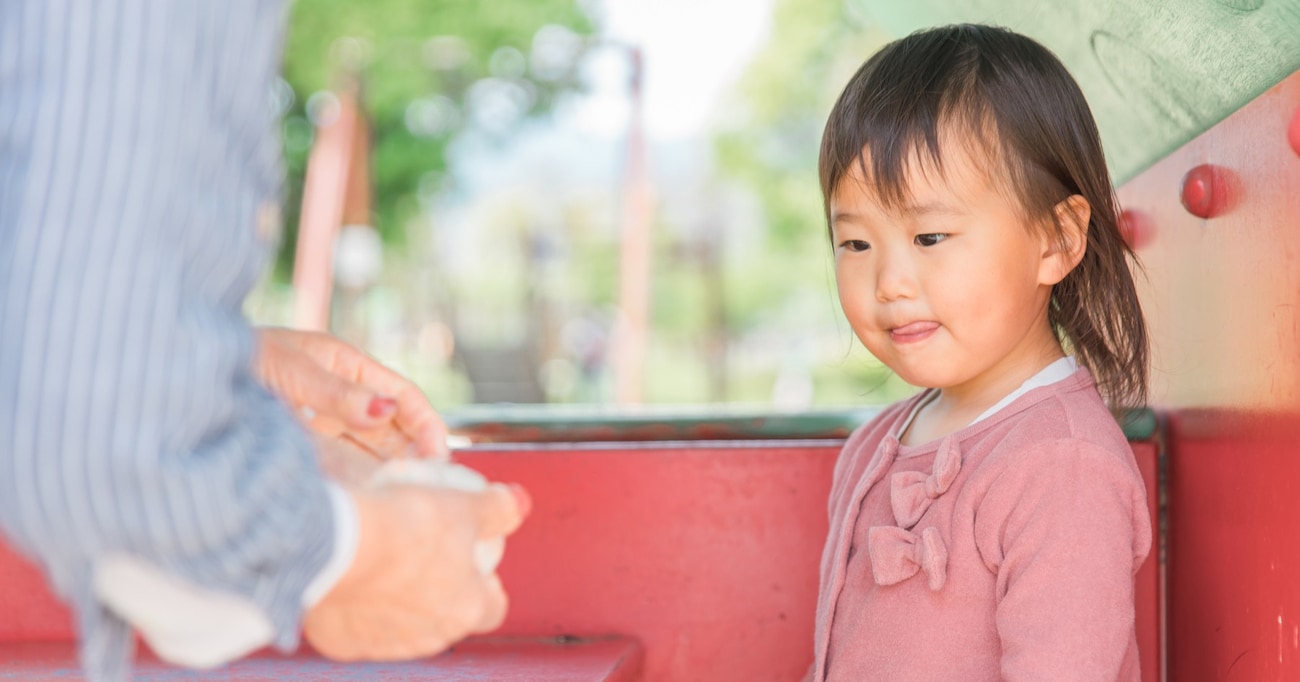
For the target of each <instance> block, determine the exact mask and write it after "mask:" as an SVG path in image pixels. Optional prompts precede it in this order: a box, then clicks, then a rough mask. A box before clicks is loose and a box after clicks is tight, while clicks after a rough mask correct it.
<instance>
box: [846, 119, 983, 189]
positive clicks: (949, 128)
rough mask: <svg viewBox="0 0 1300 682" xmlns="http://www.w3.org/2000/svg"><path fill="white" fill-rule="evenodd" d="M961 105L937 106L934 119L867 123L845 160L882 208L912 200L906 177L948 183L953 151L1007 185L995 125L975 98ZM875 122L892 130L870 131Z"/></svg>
mask: <svg viewBox="0 0 1300 682" xmlns="http://www.w3.org/2000/svg"><path fill="white" fill-rule="evenodd" d="M963 104H964V105H965V106H961V107H960V108H958V107H957V106H955V105H954V106H952V108H950V109H949V110H947V111H943V110H940V112H939V113H938V114H937V115H936V116H934V117H933V118H930V117H926V118H922V119H913V120H906V119H903V120H901V121H898V125H893V126H883V125H881V126H865V127H866V128H868V131H867V134H866V135H864V140H863V142H862V145H861V146H860V147H859V148H858V149H859V153H858V155H857V158H856V159H851V160H849V161H848V163H857V164H858V168H859V170H860V171H861V173H862V177H863V178H864V180H865V181H866V182H867V183H868V184H869V186H870V187H871V190H872V193H873V194H874V195H875V196H876V197H877V199H878V200H879V201H880V202H881V206H882V207H883V208H885V209H887V210H900V209H903V208H905V207H907V206H909V205H911V204H912V203H913V197H912V188H911V187H910V185H909V178H916V177H923V178H927V179H929V180H932V181H933V180H938V181H940V182H946V181H947V180H948V171H947V170H946V169H945V163H944V162H945V160H948V161H951V160H952V159H953V157H954V155H957V154H961V155H964V156H966V157H967V158H968V159H969V160H970V161H971V162H972V165H973V166H974V167H976V168H979V169H981V170H982V172H983V174H984V177H985V179H986V180H988V181H989V182H990V184H992V185H994V186H997V187H999V188H1003V187H1005V186H1006V185H1007V183H1005V182H1003V180H1004V179H1005V178H1006V177H1007V172H1006V171H1007V169H1006V168H1004V159H1005V158H1006V156H1005V153H1004V150H1002V149H1001V148H1000V145H999V143H998V136H997V132H996V126H995V125H994V124H993V122H992V119H990V118H989V116H988V114H987V112H986V111H985V110H984V109H983V108H982V107H979V106H977V105H976V103H974V102H964V103H963ZM875 127H878V128H886V127H888V128H890V130H889V131H888V132H884V133H873V132H871V131H870V128H875ZM845 167H846V168H848V166H847V163H846V165H845ZM836 184H837V185H838V183H836Z"/></svg>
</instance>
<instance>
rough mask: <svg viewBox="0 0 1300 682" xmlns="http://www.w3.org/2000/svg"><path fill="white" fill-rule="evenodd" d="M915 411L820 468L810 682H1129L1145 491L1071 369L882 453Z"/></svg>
mask: <svg viewBox="0 0 1300 682" xmlns="http://www.w3.org/2000/svg"><path fill="white" fill-rule="evenodd" d="M918 398H919V396H918V397H914V398H912V399H909V400H905V401H903V402H901V403H898V404H895V405H893V406H891V407H890V408H888V409H887V410H885V411H884V412H883V413H882V414H881V415H880V416H879V417H877V418H876V419H874V420H872V421H871V422H870V423H868V424H866V425H864V426H863V427H861V428H859V429H858V430H857V431H855V432H854V433H853V435H852V436H851V437H850V438H849V440H848V442H847V443H846V444H845V446H844V450H843V452H842V453H841V454H840V458H839V461H838V462H837V463H836V466H835V479H834V483H833V485H832V487H831V497H830V534H829V537H828V538H827V540H826V548H825V550H824V551H823V554H822V563H821V587H820V590H819V596H818V601H817V632H816V648H815V656H816V658H815V660H814V663H813V671H812V673H813V679H814V680H816V681H817V682H821V680H836V681H838V680H855V681H856V680H875V679H880V680H945V681H947V680H997V679H1005V680H1053V681H1058V680H1088V681H1089V682H1095V681H1097V680H1137V679H1139V672H1138V654H1137V640H1136V638H1135V634H1134V629H1133V621H1134V606H1133V574H1134V572H1135V571H1136V570H1137V568H1138V566H1139V565H1141V563H1142V560H1143V559H1144V558H1145V557H1146V555H1147V552H1148V551H1149V550H1150V548H1151V527H1150V523H1149V521H1148V517H1147V507H1146V493H1145V488H1144V487H1143V484H1142V479H1141V475H1140V474H1139V472H1138V469H1137V464H1136V462H1135V461H1134V459H1133V453H1132V450H1130V449H1129V447H1128V443H1127V442H1126V441H1125V439H1124V434H1123V433H1122V432H1121V430H1120V429H1119V427H1118V426H1117V425H1116V423H1115V419H1114V418H1113V417H1112V416H1111V414H1110V412H1109V411H1108V410H1107V409H1106V406H1105V405H1104V404H1103V403H1102V400H1101V397H1100V396H1099V395H1098V394H1097V390H1096V388H1095V387H1094V386H1093V383H1092V379H1091V376H1090V375H1089V373H1088V371H1087V370H1086V369H1080V370H1079V371H1078V372H1076V373H1075V374H1074V375H1073V376H1071V377H1069V378H1067V379H1065V380H1063V381H1060V382H1057V383H1055V384H1052V385H1049V386H1044V387H1041V388H1036V389H1033V390H1031V391H1029V392H1028V393H1026V394H1024V395H1022V396H1020V397H1019V398H1017V399H1016V400H1015V401H1013V402H1012V403H1011V404H1009V405H1007V406H1006V407H1005V408H1003V409H1002V410H1001V411H999V412H997V413H996V414H994V415H993V416H991V417H989V418H987V419H985V420H983V421H980V422H977V423H975V424H973V425H971V426H968V427H966V428H965V429H962V430H960V431H957V432H955V433H952V434H950V435H948V436H946V437H944V438H942V439H940V440H939V441H936V442H932V443H927V444H924V445H918V446H903V445H899V442H898V439H897V438H896V437H895V434H896V433H897V431H898V428H899V426H900V425H901V423H902V421H903V420H904V419H905V418H906V416H907V414H908V413H909V411H910V410H911V407H912V405H913V404H914V403H915V402H916V400H917V399H918Z"/></svg>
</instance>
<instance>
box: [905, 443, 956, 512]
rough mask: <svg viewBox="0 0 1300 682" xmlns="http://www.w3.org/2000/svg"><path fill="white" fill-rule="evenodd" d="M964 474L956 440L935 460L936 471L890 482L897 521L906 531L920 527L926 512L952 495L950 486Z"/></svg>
mask: <svg viewBox="0 0 1300 682" xmlns="http://www.w3.org/2000/svg"><path fill="white" fill-rule="evenodd" d="M960 472H961V448H960V447H958V445H957V441H956V439H954V438H951V437H950V438H946V439H944V441H943V443H941V444H940V445H939V452H938V454H936V455H935V457H934V471H933V472H932V473H930V474H929V475H926V474H925V473H924V472H921V471H900V472H899V473H896V474H894V476H893V477H892V478H891V479H890V480H889V504H890V506H891V507H893V509H894V520H895V521H897V522H898V525H899V526H900V527H902V528H904V529H909V530H910V529H911V528H912V527H913V526H915V525H916V523H917V522H918V521H920V520H921V517H922V516H923V515H924V514H925V512H926V510H927V509H929V508H930V504H931V503H933V502H934V501H935V500H936V499H938V497H939V496H940V495H942V494H944V493H946V492H948V488H949V486H951V485H952V482H953V481H954V480H955V479H956V478H957V474H958V473H960Z"/></svg>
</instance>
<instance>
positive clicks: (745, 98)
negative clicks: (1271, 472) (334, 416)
mask: <svg viewBox="0 0 1300 682" xmlns="http://www.w3.org/2000/svg"><path fill="white" fill-rule="evenodd" d="M846 17H847V18H849V19H852V18H853V17H852V15H851V14H847V15H846V14H845V8H844V6H843V3H842V2H839V1H838V0H815V1H806V0H805V1H801V2H783V1H781V0H776V1H775V2H774V1H773V0H754V1H748V2H736V1H734V0H732V1H729V0H689V1H687V0H666V1H664V2H655V3H646V2H636V1H635V0H585V1H574V0H494V1H493V2H486V3H480V2H457V1H440V2H430V1H428V0H373V1H370V2H356V1H349V0H297V2H296V3H295V4H294V6H293V10H292V18H291V27H290V34H289V38H288V44H287V49H286V59H285V65H284V81H283V83H281V85H280V88H279V92H277V93H276V96H275V100H276V104H277V106H278V107H279V108H280V110H281V111H282V113H283V138H284V149H285V160H286V171H287V180H288V182H287V187H286V197H285V198H286V202H285V209H284V215H283V219H282V221H281V222H282V226H283V227H282V229H281V232H280V234H279V238H278V243H279V248H278V256H277V258H276V260H275V262H274V266H273V268H271V269H270V271H269V272H268V274H267V277H266V280H265V282H264V283H263V285H262V286H261V287H260V288H259V289H258V291H257V292H256V293H255V295H254V296H253V297H251V298H250V300H249V302H248V307H249V313H250V315H251V316H252V317H253V318H254V319H255V320H256V321H259V322H262V323H268V324H293V323H294V322H295V317H294V315H295V313H294V295H293V291H294V290H293V286H292V284H293V278H294V266H295V256H296V255H298V254H299V244H298V231H299V224H300V221H301V220H302V219H303V217H304V216H303V213H304V212H307V211H311V210H313V209H312V208H311V202H312V201H313V198H312V197H311V196H310V195H311V192H310V191H308V195H309V196H308V204H307V205H304V186H305V184H306V182H305V181H306V178H307V176H308V167H309V165H311V163H313V160H312V159H311V156H312V154H313V150H314V149H315V150H318V151H317V152H316V153H320V152H319V149H320V148H321V142H323V141H324V136H325V134H326V131H327V129H328V128H329V127H330V126H332V125H337V120H338V119H339V118H340V113H341V112H340V109H341V108H344V107H347V106H349V105H350V104H351V103H350V102H349V101H347V100H349V98H352V97H355V101H356V104H357V109H358V113H359V117H360V119H361V120H360V121H359V125H360V126H361V127H364V128H365V129H366V130H365V132H364V136H365V137H366V138H368V139H367V140H365V146H366V148H368V150H369V151H368V159H366V161H367V162H368V168H367V169H366V170H365V171H364V172H363V175H364V177H365V178H366V182H365V184H366V185H368V193H369V195H370V196H369V197H367V199H368V201H365V202H362V203H365V204H368V206H361V207H357V206H347V207H345V208H344V213H345V214H350V215H345V217H344V219H343V220H342V221H341V222H342V224H343V227H342V229H341V230H340V231H339V232H338V234H337V240H336V242H335V244H334V247H333V257H332V259H331V260H332V263H331V264H330V265H331V266H332V270H333V272H332V280H333V282H332V295H331V297H330V299H331V300H330V304H329V308H328V310H329V315H328V323H327V324H328V327H329V328H330V329H331V330H332V331H334V332H335V333H337V334H339V335H341V336H343V337H344V338H346V339H347V340H349V341H351V342H353V343H356V344H358V345H361V346H363V347H365V348H367V349H368V350H369V351H370V352H371V353H373V354H374V355H376V356H377V357H378V358H380V359H381V360H382V361H384V362H385V363H387V364H389V365H391V366H394V367H396V368H398V369H399V370H400V371H402V372H404V373H406V374H407V375H409V376H410V377H412V378H413V379H414V380H415V381H416V382H417V383H418V384H419V385H420V386H421V388H423V389H424V390H425V391H426V392H427V393H428V395H429V397H430V399H431V400H432V401H433V402H434V404H435V405H437V406H438V407H440V408H447V407H456V406H459V405H465V404H469V403H497V402H512V403H541V402H549V403H610V402H615V401H617V402H621V403H625V404H627V403H632V404H634V403H647V404H679V405H680V404H690V403H706V402H713V403H716V402H727V403H741V404H747V405H756V406H763V407H769V408H778V409H800V408H806V407H809V406H813V405H846V404H859V403H862V402H864V401H869V402H883V401H886V400H889V399H892V398H893V397H896V396H898V395H901V394H903V393H905V392H906V391H908V390H909V389H907V388H906V387H905V386H903V385H898V383H897V382H896V381H892V380H891V379H890V377H889V374H888V372H887V371H886V370H884V369H883V368H882V367H881V366H880V365H879V363H877V362H875V361H874V360H873V359H872V358H871V357H870V356H869V355H868V354H866V352H865V351H863V350H862V349H861V348H860V345H859V344H857V343H856V341H855V340H854V339H853V337H852V332H851V330H850V329H849V328H848V326H847V324H845V323H844V322H842V320H841V318H840V315H839V311H838V308H837V305H838V304H837V302H836V299H835V291H834V275H833V270H832V267H831V261H830V248H829V245H828V241H827V238H826V233H825V223H824V220H823V218H822V214H821V205H820V195H819V192H818V188H817V180H816V159H817V146H818V142H819V139H820V134H821V125H822V122H823V120H824V116H825V112H826V111H827V110H828V109H829V107H830V104H831V103H832V102H833V98H834V97H835V95H836V94H837V93H838V89H839V87H841V86H842V84H843V83H844V82H845V80H846V79H847V78H848V76H849V75H850V74H851V73H852V70H854V69H856V67H857V66H858V65H859V64H860V62H861V60H862V58H863V55H866V54H868V53H869V52H870V51H871V50H872V49H874V48H875V47H876V46H878V45H879V44H882V43H883V41H884V40H885V38H886V36H885V35H884V34H882V33H880V32H879V31H873V30H871V28H870V27H869V26H864V25H861V24H859V23H847V24H846V23H844V19H845V18H846ZM318 138H321V139H318ZM353 163H354V164H360V165H362V166H365V165H367V164H366V163H364V162H360V161H358V160H357V157H356V156H354V160H353ZM362 192H363V193H366V192H365V190H362ZM353 193H354V194H355V189H354V191H353ZM329 194H331V195H333V196H337V192H329ZM358 209H360V210H358ZM625 237H626V239H625ZM629 241H630V242H631V246H633V247H635V248H632V249H629V248H627V247H628V246H629V244H628V242H629ZM629 251H632V252H631V253H629ZM629 273H631V274H629ZM638 275H639V277H638ZM629 280H639V281H629ZM638 307H640V309H639V310H638V309H637V308H638ZM629 309H631V313H630V314H629ZM628 346H632V347H634V348H637V349H638V351H639V353H638V355H639V357H637V356H633V357H627V356H626V354H624V355H623V356H620V354H619V352H617V349H625V348H627V347H628Z"/></svg>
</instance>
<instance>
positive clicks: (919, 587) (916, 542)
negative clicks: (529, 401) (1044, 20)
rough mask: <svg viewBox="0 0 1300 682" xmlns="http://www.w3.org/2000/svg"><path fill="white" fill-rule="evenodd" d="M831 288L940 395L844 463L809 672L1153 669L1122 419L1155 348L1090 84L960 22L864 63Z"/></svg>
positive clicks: (1137, 492) (829, 173) (863, 332)
mask: <svg viewBox="0 0 1300 682" xmlns="http://www.w3.org/2000/svg"><path fill="white" fill-rule="evenodd" d="M820 171H821V186H822V192H823V194H824V197H825V204H826V215H827V220H828V221H829V223H830V234H831V240H832V243H833V246H834V250H835V275H836V281H837V284H838V289H839V296H840V303H841V305H842V307H843V309H844V314H845V315H846V316H847V318H848V320H849V323H850V324H851V325H852V327H853V330H854V332H855V333H856V334H857V336H858V338H859V339H860V340H861V341H862V343H863V344H865V345H866V347H867V349H868V350H870V351H871V352H872V354H874V355H875V356H876V357H877V358H879V359H880V360H881V361H882V362H884V363H885V364H886V365H888V366H889V367H890V368H891V369H893V370H894V371H895V372H896V373H897V374H898V375H899V376H900V377H902V378H903V379H904V380H906V381H907V382H908V383H911V384H913V385H916V386H921V387H924V388H925V390H923V391H922V392H920V393H919V394H917V395H916V396H914V397H912V398H911V399H908V400H905V401H903V402H901V403H898V404H895V405H893V406H891V407H889V408H888V409H886V410H885V411H884V412H882V413H881V414H880V416H879V417H877V418H876V419H874V420H873V421H871V422H870V423H868V424H866V425H864V426H863V427H861V428H860V429H858V430H857V431H856V432H855V433H854V434H853V435H852V436H851V437H850V439H849V441H848V442H847V443H846V445H845V447H844V450H843V452H842V453H841V455H840V458H839V461H838V463H837V464H836V468H835V479H834V484H833V487H832V489H831V497H830V521H831V526H830V534H829V537H828V538H827V541H826V548H825V551H824V553H823V555H822V563H821V588H820V594H819V598H818V606H817V631H816V648H815V656H816V658H815V660H814V664H813V669H812V677H813V679H814V680H817V681H819V682H820V681H821V680H998V679H1005V680H1052V681H1059V680H1089V681H1096V680H1116V679H1120V680H1137V679H1138V677H1139V674H1138V654H1137V643H1136V639H1135V633H1134V602H1133V574H1134V571H1136V569H1137V568H1138V566H1139V565H1140V564H1141V563H1142V561H1143V559H1144V558H1145V557H1146V555H1147V552H1148V551H1149V549H1150V546H1151V528H1150V524H1149V522H1148V516H1147V506H1146V499H1145V493H1144V487H1143V484H1142V480H1141V477H1140V474H1139V473H1138V470H1137V465H1136V463H1135V461H1134V459H1133V455H1132V452H1131V450H1130V449H1129V447H1128V444H1127V443H1126V441H1125V438H1124V435H1123V433H1122V432H1121V430H1120V428H1119V427H1118V425H1117V423H1116V421H1115V417H1114V416H1113V415H1112V413H1111V412H1110V411H1109V410H1108V409H1107V405H1106V402H1104V401H1103V396H1104V398H1105V400H1106V401H1108V402H1109V403H1110V405H1111V406H1113V407H1115V408H1120V407H1125V406H1136V405H1140V404H1141V403H1142V402H1143V400H1144V399H1145V393H1146V377H1147V338H1146V330H1145V326H1144V323H1143V320H1142V312H1141V309H1140V307H1139V304H1138V299H1137V295H1136V292H1135V290H1134V285H1133V279H1132V276H1131V274H1130V272H1129V268H1128V263H1127V261H1126V258H1128V257H1130V256H1131V255H1132V254H1131V251H1130V250H1129V249H1128V247H1127V246H1126V245H1125V243H1124V241H1123V239H1122V238H1121V235H1120V232H1119V229H1118V227H1117V220H1118V218H1117V215H1116V212H1117V209H1116V202H1115V198H1114V190H1113V188H1112V186H1111V184H1110V178H1109V176H1108V174H1107V171H1106V167H1105V162H1104V159H1103V156H1102V150H1101V143H1100V141H1099V139H1098V135H1097V129H1096V126H1095V124H1094V122H1093V120H1092V115H1091V113H1090V111H1089V109H1088V105H1087V103H1086V102H1085V100H1084V97H1083V94H1082V93H1081V92H1080V91H1079V88H1078V86H1077V85H1076V84H1075V82H1074V81H1073V79H1071V77H1070V75H1069V74H1068V72H1067V71H1066V69H1065V67H1064V66H1063V65H1062V64H1061V63H1060V62H1059V61H1058V60H1057V59H1056V58H1055V57H1054V56H1053V55H1052V54H1051V53H1050V52H1049V51H1048V50H1047V49H1046V48H1044V47H1042V46H1041V45H1039V44H1037V43H1035V42H1034V41H1032V40H1030V39H1028V38H1025V37H1024V36H1020V35H1017V34H1015V33H1012V32H1010V31H1007V30H1003V29H999V28H992V27H986V26H970V25H965V26H951V27H944V28H937V29H933V30H927V31H923V32H920V33H916V34H913V35H911V36H909V37H907V38H904V39H902V40H899V41H896V42H894V43H891V44H890V45H888V46H886V47H885V48H884V49H883V50H881V51H880V52H879V53H878V54H876V55H875V56H873V57H872V58H871V59H870V60H868V61H867V62H866V64H864V65H863V66H862V68H861V69H860V70H859V71H858V72H857V74H856V75H855V76H854V77H853V79H852V80H851V81H850V82H849V84H848V86H847V87H846V88H845V90H844V92H843V94H842V95H841V96H840V98H839V101H838V102H837V103H836V104H835V107H834V109H833V111H832V112H831V114H830V119H829V121H828V122H827V124H826V131H825V135H824V138H823V140H822V149H821V160H820Z"/></svg>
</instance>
